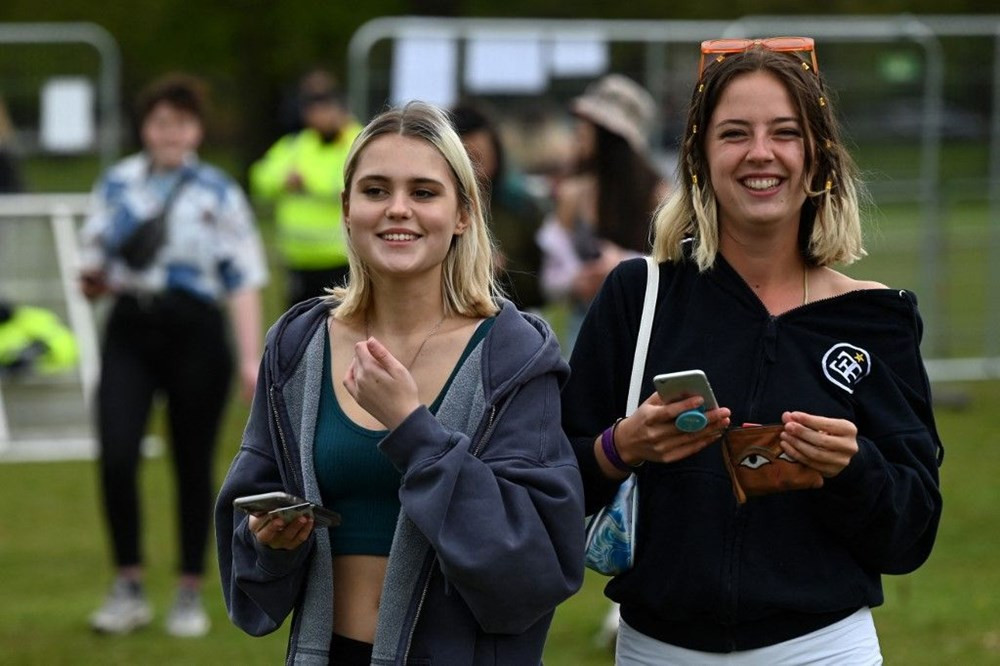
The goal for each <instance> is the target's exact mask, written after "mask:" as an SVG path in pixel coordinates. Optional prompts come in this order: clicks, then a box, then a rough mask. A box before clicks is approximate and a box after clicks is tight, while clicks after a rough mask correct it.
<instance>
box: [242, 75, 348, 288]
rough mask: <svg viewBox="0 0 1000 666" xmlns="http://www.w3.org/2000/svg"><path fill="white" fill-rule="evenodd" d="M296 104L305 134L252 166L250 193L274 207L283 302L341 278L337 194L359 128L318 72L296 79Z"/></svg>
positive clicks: (285, 140) (332, 84) (342, 243)
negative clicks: (284, 289)
mask: <svg viewBox="0 0 1000 666" xmlns="http://www.w3.org/2000/svg"><path fill="white" fill-rule="evenodd" d="M299 101H300V109H301V114H302V123H303V129H302V130H301V131H299V132H296V133H293V134H287V135H285V136H284V137H282V138H281V139H279V140H278V142H277V143H275V144H274V145H273V146H271V148H270V149H268V151H267V153H265V155H264V156H263V157H262V158H261V159H260V160H258V161H257V162H255V163H254V164H253V165H252V166H251V167H250V191H251V194H252V195H253V196H254V197H255V198H257V199H259V200H263V201H270V202H272V203H273V204H274V220H275V224H276V226H277V244H278V252H279V253H280V255H281V260H282V262H283V263H284V266H285V268H286V279H287V299H288V304H289V305H293V304H295V303H298V302H300V301H303V300H305V299H307V298H311V297H313V296H320V295H322V294H323V290H324V289H325V288H327V287H333V286H335V285H340V284H342V283H343V282H344V280H346V279H347V274H348V269H347V239H346V236H345V235H344V230H343V222H342V220H341V210H340V194H341V192H342V191H343V189H344V182H343V171H344V162H345V161H346V159H347V152H348V150H349V149H350V147H351V143H352V142H353V141H354V137H356V136H357V135H358V132H359V131H360V130H361V127H360V126H359V125H358V123H357V122H356V121H355V120H354V118H353V117H352V116H351V114H350V112H349V111H348V109H347V106H346V102H345V101H344V98H343V95H342V93H341V91H340V89H339V88H338V86H337V83H336V81H335V80H334V78H333V77H332V76H331V75H329V74H328V73H326V72H324V71H322V70H314V71H312V72H309V73H308V74H306V75H305V76H304V77H303V78H302V81H301V83H300V85H299Z"/></svg>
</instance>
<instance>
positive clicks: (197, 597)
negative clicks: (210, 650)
mask: <svg viewBox="0 0 1000 666" xmlns="http://www.w3.org/2000/svg"><path fill="white" fill-rule="evenodd" d="M211 626H212V622H211V620H209V619H208V614H207V613H206V612H205V609H204V608H203V607H202V605H201V594H200V593H199V592H198V590H193V589H191V588H188V587H182V588H180V589H179V590H177V598H176V599H175V600H174V605H173V607H172V608H171V609H170V614H169V615H167V633H168V634H170V635H171V636H178V637H181V638H192V637H196V636H204V635H205V634H207V633H208V629H209V627H211Z"/></svg>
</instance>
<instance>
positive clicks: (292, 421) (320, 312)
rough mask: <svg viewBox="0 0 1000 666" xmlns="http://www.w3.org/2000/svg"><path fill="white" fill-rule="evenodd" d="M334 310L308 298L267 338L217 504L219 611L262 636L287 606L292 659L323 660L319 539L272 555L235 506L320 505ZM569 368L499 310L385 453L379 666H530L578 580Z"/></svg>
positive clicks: (553, 348) (327, 621) (324, 543)
mask: <svg viewBox="0 0 1000 666" xmlns="http://www.w3.org/2000/svg"><path fill="white" fill-rule="evenodd" d="M328 313H329V307H328V305H327V304H325V303H324V302H323V301H322V300H319V299H314V300H312V301H307V302H306V303H303V304H300V305H298V306H295V307H294V308H292V309H291V310H290V311H289V312H288V313H286V315H285V316H284V317H282V318H281V319H280V320H279V321H278V322H277V323H276V324H275V325H274V326H273V327H272V329H271V331H270V332H269V333H268V337H267V344H266V347H265V351H264V358H263V361H262V367H261V372H260V375H259V380H258V386H257V392H256V395H255V397H254V403H253V406H252V409H251V414H250V418H249V421H248V422H247V426H246V430H245V432H244V435H243V442H242V444H241V446H240V450H239V452H238V454H237V456H236V458H235V459H234V461H233V463H232V466H231V467H230V470H229V473H228V475H227V477H226V480H225V482H224V484H223V487H222V490H221V493H220V495H219V498H218V503H217V506H216V530H217V537H218V554H219V569H220V573H221V576H222V587H223V591H224V594H225V599H226V605H227V608H228V609H229V615H230V617H231V619H232V620H233V622H234V623H235V624H236V625H237V626H239V627H240V628H242V629H243V630H244V631H246V632H247V633H250V634H253V635H262V634H267V633H269V632H272V631H274V630H275V629H277V628H278V627H279V626H280V625H281V624H282V622H283V621H284V619H285V617H286V616H287V615H288V614H289V612H292V611H294V616H293V622H292V629H291V634H290V637H289V645H288V659H287V661H288V663H289V664H326V663H327V659H328V649H329V642H330V636H331V633H332V627H333V618H332V595H333V593H334V585H335V584H336V581H334V580H333V579H332V578H333V577H332V566H331V554H330V543H329V536H328V534H327V533H326V531H325V530H322V529H320V530H316V531H315V532H314V533H313V534H312V535H311V536H310V537H309V540H308V541H307V542H306V543H305V544H303V545H302V547H300V548H298V549H296V550H295V551H283V550H272V549H270V548H267V547H264V546H261V545H260V544H258V543H257V542H256V540H255V538H254V537H253V535H251V534H250V532H249V529H248V526H247V520H246V517H245V516H244V515H241V514H240V513H239V512H234V511H233V508H232V502H233V499H234V498H236V497H239V496H241V495H250V494H256V493H263V492H268V491H272V490H285V491H287V492H291V493H294V494H296V495H300V496H302V497H305V498H307V499H310V500H313V501H315V502H320V491H319V488H318V485H317V482H316V477H315V472H314V468H313V451H312V445H313V437H314V431H315V425H316V413H317V406H318V401H319V394H320V386H321V384H320V382H321V377H322V362H323V345H324V344H325V335H324V328H323V325H324V323H325V321H326V317H327V315H328ZM567 370H568V369H567V366H566V364H565V362H564V361H563V360H562V359H561V357H560V355H559V348H558V344H557V342H556V340H555V337H554V336H553V335H552V332H551V330H550V329H549V328H548V326H547V325H546V324H545V323H544V322H543V321H542V320H540V319H538V318H536V317H533V316H531V315H528V314H523V313H520V312H518V311H517V310H516V309H515V308H514V307H513V306H512V304H510V303H507V302H505V303H504V305H503V308H502V310H501V311H500V313H499V314H498V315H497V319H496V322H495V324H494V325H493V327H492V328H491V329H490V331H489V332H488V334H487V335H486V337H485V338H484V340H483V341H482V342H481V343H480V344H479V345H478V346H477V347H476V348H475V349H474V350H473V352H472V353H471V354H470V355H469V357H468V358H467V359H466V361H465V362H464V363H463V364H462V367H461V368H460V369H459V371H458V372H457V373H456V375H455V378H454V380H453V382H452V384H451V386H450V388H449V389H448V391H447V393H446V395H445V397H444V399H443V401H442V403H441V407H440V409H439V410H438V412H437V415H436V417H435V415H432V414H431V413H430V412H429V411H428V410H427V409H426V407H422V408H420V409H417V410H416V411H414V412H413V413H412V414H411V415H410V416H409V417H408V418H407V419H406V420H405V421H404V422H403V423H402V424H400V425H399V427H397V428H396V429H395V430H393V431H392V432H391V433H390V434H389V435H388V436H386V438H385V439H384V440H383V441H382V442H381V443H380V445H379V448H380V449H381V451H382V452H383V453H384V454H385V455H386V456H388V457H389V459H390V460H391V461H392V462H393V464H394V465H396V467H397V468H399V469H400V471H401V472H402V485H401V487H400V492H399V495H400V499H401V502H402V511H401V512H400V518H399V522H398V524H397V527H396V533H395V536H394V538H393V545H392V549H391V551H390V553H389V561H388V570H387V574H386V581H385V586H384V589H383V594H382V601H381V606H380V611H379V618H378V625H377V629H376V636H375V647H374V654H373V663H374V664H406V663H435V664H517V665H522V664H538V663H540V661H541V654H542V647H543V645H544V642H545V636H546V633H547V631H548V627H549V624H550V622H551V619H552V615H553V612H554V609H555V607H556V605H557V604H558V603H560V602H561V601H563V600H564V599H566V598H567V597H569V596H570V595H572V594H573V593H574V592H575V591H576V590H577V589H578V588H579V586H580V585H581V583H582V580H583V489H582V484H581V480H580V473H579V470H578V468H577V464H576V459H575V456H574V454H573V450H572V448H571V446H570V444H569V442H568V440H567V439H566V436H565V435H564V434H563V432H562V430H561V428H560V403H559V390H560V385H561V384H562V383H563V382H565V380H566V378H567ZM332 529H336V528H332ZM421 660H430V661H421Z"/></svg>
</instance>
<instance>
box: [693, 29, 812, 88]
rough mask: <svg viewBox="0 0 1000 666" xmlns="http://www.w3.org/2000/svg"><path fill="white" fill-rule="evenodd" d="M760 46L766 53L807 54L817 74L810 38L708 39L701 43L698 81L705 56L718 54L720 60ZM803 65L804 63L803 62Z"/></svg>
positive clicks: (702, 71)
mask: <svg viewBox="0 0 1000 666" xmlns="http://www.w3.org/2000/svg"><path fill="white" fill-rule="evenodd" d="M755 46H760V47H762V48H765V49H767V50H768V51H780V52H782V53H808V54H809V57H810V58H811V59H812V68H813V71H814V72H816V73H817V74H818V73H819V64H818V63H817V62H816V43H815V42H814V41H813V38H812V37H768V38H767V39H709V40H706V41H704V42H702V43H701V60H700V61H699V62H698V80H699V81H700V80H701V76H702V74H704V73H705V56H707V55H713V54H720V57H719V58H718V59H719V60H721V59H722V58H723V57H724V54H726V53H743V52H744V51H748V50H749V49H751V48H753V47H755ZM803 64H804V61H803Z"/></svg>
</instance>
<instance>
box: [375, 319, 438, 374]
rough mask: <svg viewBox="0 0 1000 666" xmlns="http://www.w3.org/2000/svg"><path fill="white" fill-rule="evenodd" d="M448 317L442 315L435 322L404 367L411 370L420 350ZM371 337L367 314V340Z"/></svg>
mask: <svg viewBox="0 0 1000 666" xmlns="http://www.w3.org/2000/svg"><path fill="white" fill-rule="evenodd" d="M447 317H448V315H441V319H440V321H438V323H436V324H434V328H432V329H431V330H430V333H428V334H427V335H425V336H424V339H423V340H422V341H421V342H420V346H419V347H417V353H416V354H414V355H413V358H411V359H410V362H409V363H406V364H404V367H405V368H406V369H407V370H410V369H411V368H412V367H413V364H414V363H416V362H417V357H418V356H420V352H422V351H423V350H424V345H426V344H427V341H428V340H430V339H431V337H432V336H433V335H434V334H435V333H437V332H438V329H439V328H441V324H443V323H444V320H445V319H447ZM371 337H372V335H371V331H370V329H369V327H368V317H367V315H366V316H365V340H368V339H369V338H371Z"/></svg>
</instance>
